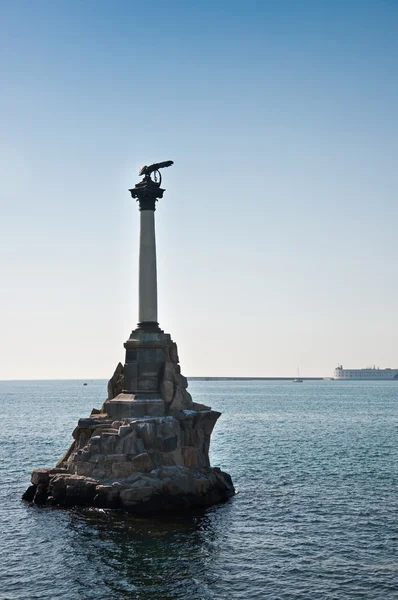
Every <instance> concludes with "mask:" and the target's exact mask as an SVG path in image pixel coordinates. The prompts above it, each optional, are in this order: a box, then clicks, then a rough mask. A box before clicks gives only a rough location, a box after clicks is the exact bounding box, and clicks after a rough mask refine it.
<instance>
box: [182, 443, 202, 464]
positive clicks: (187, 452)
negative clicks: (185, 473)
mask: <svg viewBox="0 0 398 600" xmlns="http://www.w3.org/2000/svg"><path fill="white" fill-rule="evenodd" d="M181 453H182V457H183V459H184V465H185V466H186V467H187V469H197V468H198V460H197V454H196V449H195V448H193V447H192V446H184V447H183V448H181Z"/></svg>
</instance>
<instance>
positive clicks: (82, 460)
mask: <svg viewBox="0 0 398 600" xmlns="http://www.w3.org/2000/svg"><path fill="white" fill-rule="evenodd" d="M125 347H126V364H125V366H124V367H123V365H121V364H119V365H118V366H117V368H116V371H115V373H114V375H113V377H112V378H111V380H110V381H109V384H108V399H107V400H105V402H104V403H103V405H102V407H101V409H100V410H97V409H93V411H92V413H91V415H90V417H88V418H85V419H80V420H79V422H78V425H77V427H76V428H75V430H74V432H73V438H74V441H73V443H72V445H71V447H70V448H69V450H68V451H67V452H66V453H65V455H64V456H63V457H62V458H61V459H60V461H59V462H58V464H57V467H56V468H55V469H38V470H36V471H34V472H33V474H32V485H31V486H30V487H29V488H28V489H27V490H26V492H25V494H24V496H23V498H24V499H25V500H27V501H33V502H34V503H35V504H39V505H41V504H49V505H56V506H75V505H86V506H87V505H89V506H99V507H109V508H121V509H123V510H127V511H129V512H132V513H137V514H146V513H153V512H158V513H159V512H162V511H169V510H181V509H189V508H195V507H205V506H209V505H211V504H215V503H217V502H222V501H225V500H228V498H230V497H231V496H233V495H234V493H235V490H234V487H233V484H232V481H231V478H230V476H229V475H228V474H227V473H223V472H222V471H220V469H217V468H216V467H215V468H212V467H211V466H210V461H209V446H210V435H211V433H212V431H213V428H214V426H215V424H216V421H217V419H218V418H219V416H220V413H219V412H216V411H213V410H211V408H209V407H208V406H204V405H202V404H197V403H195V402H193V401H192V398H191V395H190V394H189V393H188V391H187V386H188V382H187V379H186V378H185V377H184V376H183V375H181V370H180V366H179V364H178V363H179V359H178V353H177V346H176V344H174V343H173V342H172V341H171V338H170V336H169V335H168V334H164V333H163V332H147V331H139V330H136V331H135V332H133V334H132V337H131V338H130V340H129V341H128V342H126V344H125Z"/></svg>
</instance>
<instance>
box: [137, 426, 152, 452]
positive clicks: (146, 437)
mask: <svg viewBox="0 0 398 600" xmlns="http://www.w3.org/2000/svg"><path fill="white" fill-rule="evenodd" d="M136 431H137V433H138V436H139V437H140V438H141V440H142V442H143V444H144V447H145V449H146V450H150V449H152V448H153V449H156V429H155V424H154V423H150V422H147V421H146V422H144V423H137V425H136Z"/></svg>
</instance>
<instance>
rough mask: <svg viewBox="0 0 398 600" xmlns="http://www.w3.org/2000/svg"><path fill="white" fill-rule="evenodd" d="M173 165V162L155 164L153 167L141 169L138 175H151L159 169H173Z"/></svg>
mask: <svg viewBox="0 0 398 600" xmlns="http://www.w3.org/2000/svg"><path fill="white" fill-rule="evenodd" d="M173 164H174V161H173V160H165V161H163V162H160V163H153V165H149V166H147V165H145V166H144V167H141V169H140V172H139V173H138V175H151V173H154V172H155V171H159V169H164V168H165V167H171V165H173Z"/></svg>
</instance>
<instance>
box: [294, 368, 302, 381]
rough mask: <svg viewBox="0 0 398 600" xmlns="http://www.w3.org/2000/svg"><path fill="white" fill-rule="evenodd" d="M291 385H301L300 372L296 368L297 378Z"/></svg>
mask: <svg viewBox="0 0 398 600" xmlns="http://www.w3.org/2000/svg"><path fill="white" fill-rule="evenodd" d="M293 383H303V380H302V379H301V377H300V371H299V368H298V367H297V377H296V378H295V379H293Z"/></svg>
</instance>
